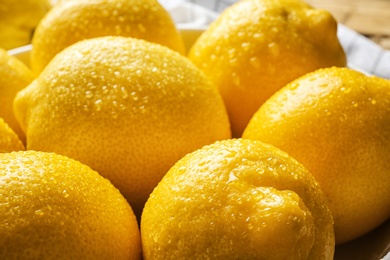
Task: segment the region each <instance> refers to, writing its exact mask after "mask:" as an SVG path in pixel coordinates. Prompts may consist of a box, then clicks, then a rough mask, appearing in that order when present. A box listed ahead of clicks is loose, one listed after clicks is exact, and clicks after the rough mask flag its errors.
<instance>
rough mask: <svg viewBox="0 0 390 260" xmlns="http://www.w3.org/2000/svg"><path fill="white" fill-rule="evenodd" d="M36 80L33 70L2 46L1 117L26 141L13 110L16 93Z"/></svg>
mask: <svg viewBox="0 0 390 260" xmlns="http://www.w3.org/2000/svg"><path fill="white" fill-rule="evenodd" d="M33 80H34V76H33V74H32V72H31V70H30V69H29V68H28V67H27V66H26V65H25V64H24V63H23V62H22V61H20V60H18V59H17V58H16V57H13V56H11V55H9V54H8V53H7V51H6V50H4V49H1V48H0V104H1V106H0V117H1V118H3V119H4V120H5V122H6V123H7V124H8V125H9V126H10V127H11V128H12V129H13V131H15V132H16V133H17V134H18V136H19V138H20V139H21V140H22V141H23V142H25V138H26V137H25V134H24V132H23V131H22V129H21V128H20V125H19V123H18V121H17V120H16V118H15V115H14V112H13V101H14V98H15V96H16V93H17V92H18V91H20V90H22V89H23V88H25V87H26V86H27V85H28V84H30V83H31V82H32V81H33Z"/></svg>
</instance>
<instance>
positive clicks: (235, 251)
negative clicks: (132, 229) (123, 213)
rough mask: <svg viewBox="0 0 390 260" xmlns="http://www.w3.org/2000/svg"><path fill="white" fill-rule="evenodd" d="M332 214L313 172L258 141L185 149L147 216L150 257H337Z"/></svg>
mask: <svg viewBox="0 0 390 260" xmlns="http://www.w3.org/2000/svg"><path fill="white" fill-rule="evenodd" d="M332 224H333V222H332V216H331V214H330V211H329V209H328V208H327V205H326V204H325V198H324V196H323V194H322V192H321V190H320V188H319V186H318V184H317V182H316V181H315V180H314V178H313V177H312V176H311V175H310V174H309V172H308V171H307V170H306V169H305V168H304V167H303V166H302V165H300V164H299V163H298V162H296V161H295V160H294V159H292V158H291V157H289V156H288V155H287V154H285V153H283V152H281V151H280V150H278V149H276V148H274V147H272V146H269V145H266V144H263V143H261V142H257V141H251V140H244V139H241V140H240V139H230V140H224V141H220V142H216V143H214V144H211V145H208V146H205V147H203V148H202V149H199V150H197V151H195V152H192V153H190V154H188V155H186V156H185V157H184V158H182V159H181V160H179V161H178V162H177V163H176V164H175V165H174V166H173V167H172V168H171V169H170V170H169V172H168V173H167V174H166V175H165V176H164V178H163V179H162V181H161V182H160V183H159V184H158V186H157V187H156V188H155V189H154V191H153V193H152V194H151V196H150V198H149V200H148V201H147V203H146V205H145V208H144V211H143V215H142V218H141V237H142V245H143V254H144V259H187V258H189V257H193V258H198V259H226V258H232V259H287V258H288V259H333V253H334V232H333V225H332Z"/></svg>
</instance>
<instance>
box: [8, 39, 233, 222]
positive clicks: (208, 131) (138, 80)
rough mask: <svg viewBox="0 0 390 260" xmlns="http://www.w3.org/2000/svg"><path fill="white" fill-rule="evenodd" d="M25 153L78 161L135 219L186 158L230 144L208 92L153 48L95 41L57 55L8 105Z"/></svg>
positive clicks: (216, 98)
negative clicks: (116, 193)
mask: <svg viewBox="0 0 390 260" xmlns="http://www.w3.org/2000/svg"><path fill="white" fill-rule="evenodd" d="M15 113H16V116H17V118H18V119H19V121H20V123H21V125H22V127H23V129H25V131H26V133H27V148H28V149H33V150H41V151H52V152H56V153H59V154H63V155H67V156H69V157H71V158H74V159H77V160H79V161H81V162H83V163H85V164H87V165H89V166H90V167H92V168H93V169H95V170H96V171H98V172H99V173H100V174H102V175H103V176H105V177H107V178H108V179H110V180H111V181H112V183H113V184H114V185H115V186H116V187H117V188H118V189H119V190H120V191H121V192H122V193H123V194H124V195H125V197H126V198H127V199H128V201H129V202H130V204H131V205H132V207H133V210H134V211H135V212H136V213H137V215H139V214H140V212H141V211H142V207H143V204H144V203H145V202H146V200H147V198H148V196H149V194H150V192H151V191H152V190H153V188H154V187H155V185H157V183H158V182H159V181H160V179H161V178H162V176H163V175H164V174H165V173H166V172H167V171H168V169H169V168H170V167H171V166H172V165H173V164H174V163H175V162H176V161H177V160H178V159H180V158H181V157H182V156H184V155H185V154H186V153H188V152H191V151H193V150H195V149H197V148H200V147H202V146H203V145H206V144H209V143H212V142H214V141H216V140H221V139H227V138H230V137H231V135H230V126H229V119H228V116H227V113H226V110H225V107H224V104H223V101H222V98H221V96H220V95H219V93H218V91H217V89H216V88H215V86H214V85H212V84H211V83H210V82H209V81H208V80H207V79H206V77H205V76H204V75H203V74H202V73H201V72H200V71H199V70H198V69H197V68H196V67H195V66H194V65H193V64H192V63H191V62H190V61H189V60H188V59H187V58H185V57H184V56H182V55H180V54H179V53H177V52H175V51H172V50H170V49H169V48H167V47H164V46H162V45H159V44H155V43H150V42H147V41H144V40H140V39H134V38H128V37H120V36H116V37H111V36H107V37H101V38H94V39H89V40H85V41H81V42H79V43H76V44H74V45H72V46H70V47H68V48H67V49H65V50H64V51H62V52H61V53H59V54H58V55H57V56H56V57H55V58H54V59H53V60H52V62H50V64H49V65H48V66H47V67H46V69H45V70H44V71H43V72H42V74H41V75H40V76H39V77H38V78H37V79H36V80H35V81H34V82H33V83H31V84H30V85H29V86H28V87H27V88H25V89H24V90H22V91H21V92H19V93H18V95H17V97H16V98H15Z"/></svg>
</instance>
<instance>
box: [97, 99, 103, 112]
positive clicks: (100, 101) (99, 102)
mask: <svg viewBox="0 0 390 260" xmlns="http://www.w3.org/2000/svg"><path fill="white" fill-rule="evenodd" d="M102 104H103V102H102V100H101V99H98V100H96V101H95V110H96V111H100V109H102Z"/></svg>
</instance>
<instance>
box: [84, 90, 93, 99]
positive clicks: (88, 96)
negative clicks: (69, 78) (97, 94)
mask: <svg viewBox="0 0 390 260" xmlns="http://www.w3.org/2000/svg"><path fill="white" fill-rule="evenodd" d="M85 97H86V98H88V99H89V98H92V97H93V93H92V91H90V90H87V91H85Z"/></svg>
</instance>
